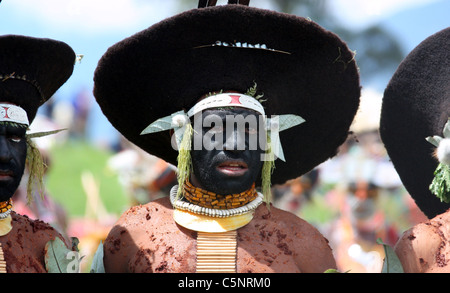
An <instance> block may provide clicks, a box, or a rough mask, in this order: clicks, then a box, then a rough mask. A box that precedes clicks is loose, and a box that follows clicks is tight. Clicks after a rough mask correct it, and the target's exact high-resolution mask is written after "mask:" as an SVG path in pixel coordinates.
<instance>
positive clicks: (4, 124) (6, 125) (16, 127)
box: [0, 121, 28, 132]
mask: <svg viewBox="0 0 450 293" xmlns="http://www.w3.org/2000/svg"><path fill="white" fill-rule="evenodd" d="M27 128H28V127H27V125H25V124H20V123H14V122H9V121H0V130H1V132H7V131H8V132H11V131H14V132H26V130H27Z"/></svg>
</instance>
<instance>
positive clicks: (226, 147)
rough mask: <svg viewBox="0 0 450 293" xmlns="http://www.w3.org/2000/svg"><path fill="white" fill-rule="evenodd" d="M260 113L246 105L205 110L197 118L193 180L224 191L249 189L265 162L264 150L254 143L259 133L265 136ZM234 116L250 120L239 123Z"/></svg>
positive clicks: (207, 188)
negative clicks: (262, 158) (247, 107)
mask: <svg viewBox="0 0 450 293" xmlns="http://www.w3.org/2000/svg"><path fill="white" fill-rule="evenodd" d="M259 116H260V115H259V114H257V113H256V112H254V111H252V110H248V109H244V108H234V109H220V110H219V109H209V110H205V111H203V115H201V117H200V118H196V119H195V120H194V135H193V143H192V146H193V149H192V151H191V156H192V167H193V174H191V183H192V184H194V185H195V186H197V187H201V188H203V189H205V190H208V191H211V192H214V193H216V194H221V195H226V194H234V193H240V192H243V191H245V190H248V189H249V188H250V187H251V186H252V184H253V183H254V182H255V181H256V180H257V178H258V176H259V174H260V171H261V168H262V165H263V161H262V160H261V155H262V154H263V150H262V148H261V146H260V144H259V143H256V144H255V141H256V142H258V141H259V136H260V135H263V136H264V138H265V136H266V134H265V131H260V128H261V127H259V126H260V123H261V122H260V121H259ZM197 117H199V116H197ZM230 119H231V120H230ZM233 119H235V120H234V121H237V120H239V121H242V119H245V121H246V122H247V123H245V124H241V125H239V123H233ZM198 123H202V124H201V127H199V125H198ZM255 124H256V125H255ZM209 126H210V127H209ZM261 129H263V128H261ZM196 140H197V141H196ZM199 140H200V142H201V143H200V144H199V143H198V142H199ZM263 141H264V142H265V140H263Z"/></svg>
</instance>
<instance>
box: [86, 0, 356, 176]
mask: <svg viewBox="0 0 450 293" xmlns="http://www.w3.org/2000/svg"><path fill="white" fill-rule="evenodd" d="M216 41H221V42H228V43H229V44H232V43H234V42H241V43H244V42H246V43H248V44H261V45H262V44H264V45H265V46H266V47H267V48H269V49H275V50H279V51H283V52H277V51H271V50H262V49H249V48H238V47H232V46H228V47H224V46H209V45H211V44H214V43H215V42H216ZM353 57H354V56H353V54H352V52H351V51H350V50H349V49H348V48H347V46H346V44H345V43H344V42H343V41H342V40H340V39H339V38H338V37H337V36H336V35H334V34H333V33H331V32H329V31H326V30H324V29H323V28H321V27H320V26H318V25H317V24H315V23H314V22H312V21H310V20H307V19H305V18H301V17H297V16H293V15H288V14H284V13H278V12H274V11H268V10H263V9H257V8H251V7H246V6H243V5H226V6H216V7H208V8H201V9H193V10H190V11H187V12H184V13H181V14H179V15H176V16H174V17H171V18H169V19H166V20H164V21H162V22H160V23H157V24H155V25H153V26H151V27H150V28H148V29H146V30H144V31H142V32H139V33H137V34H135V35H133V36H131V37H129V38H127V39H125V40H123V41H121V42H119V43H117V44H115V45H114V46H112V47H111V48H109V49H108V51H107V52H106V53H105V54H104V56H103V57H102V59H101V60H100V61H99V64H98V67H97V69H96V72H95V77H94V81H95V86H94V95H95V97H96V99H97V102H98V103H99V105H100V107H101V109H102V111H103V113H104V114H105V116H106V117H107V118H108V119H109V121H110V122H111V124H112V125H113V126H114V127H115V128H116V129H117V130H118V131H119V132H121V133H122V134H123V135H124V136H125V137H126V138H127V139H129V140H130V141H131V142H133V143H134V144H136V145H138V146H139V147H141V148H142V149H144V150H145V151H147V152H149V153H151V154H153V155H156V156H158V157H160V158H162V159H164V160H166V161H167V162H169V163H172V164H175V165H176V158H177V155H178V153H177V152H176V151H175V150H173V149H172V147H171V143H170V133H169V132H168V131H167V132H164V133H155V134H150V135H140V133H141V131H142V130H143V129H144V128H146V127H147V126H148V125H149V124H150V123H152V122H153V121H155V120H156V119H158V118H161V117H164V116H167V115H170V114H172V113H174V112H177V111H179V110H181V109H184V110H186V111H187V110H189V109H190V108H191V107H192V106H193V105H194V104H195V103H196V102H197V101H198V99H199V98H200V97H201V96H203V95H205V94H207V93H209V92H213V91H220V90H233V91H238V92H242V93H244V92H246V91H247V90H248V88H250V87H251V86H253V85H254V83H256V84H257V89H258V93H261V94H264V99H266V100H267V101H266V102H264V103H263V106H264V107H265V110H266V115H268V116H271V115H280V114H296V115H300V116H301V117H303V118H304V119H305V120H306V122H305V123H303V124H301V125H300V126H296V127H293V128H291V129H289V130H286V131H283V132H281V135H280V137H281V143H282V145H283V150H284V154H285V158H286V162H282V161H280V160H278V161H276V168H275V172H274V174H273V176H272V182H273V183H274V184H276V183H284V182H285V181H286V180H288V179H292V178H295V177H298V176H300V175H302V174H304V173H306V172H308V171H310V170H311V169H312V168H314V167H315V166H317V165H318V164H320V163H321V162H323V161H325V160H327V159H328V158H330V157H333V156H334V155H335V154H336V152H337V149H338V147H339V146H340V145H341V144H342V143H343V142H344V141H345V139H346V138H347V135H348V129H349V127H350V124H351V122H352V121H353V117H354V115H355V113H356V111H357V108H358V105H359V96H360V86H359V76H358V71H357V68H356V64H355V60H354V58H353Z"/></svg>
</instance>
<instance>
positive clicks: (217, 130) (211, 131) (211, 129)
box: [207, 125, 223, 134]
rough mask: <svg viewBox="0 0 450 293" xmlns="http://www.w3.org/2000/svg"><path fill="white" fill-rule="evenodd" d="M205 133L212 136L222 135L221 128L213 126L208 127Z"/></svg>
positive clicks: (220, 126)
mask: <svg viewBox="0 0 450 293" xmlns="http://www.w3.org/2000/svg"><path fill="white" fill-rule="evenodd" d="M207 131H208V132H209V133H212V134H215V133H223V126H222V125H214V126H213V127H209V128H208V129H207Z"/></svg>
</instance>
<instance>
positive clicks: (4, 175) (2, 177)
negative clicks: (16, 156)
mask: <svg viewBox="0 0 450 293" xmlns="http://www.w3.org/2000/svg"><path fill="white" fill-rule="evenodd" d="M13 178H14V172H13V171H10V170H0V181H9V180H12V179H13Z"/></svg>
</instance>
